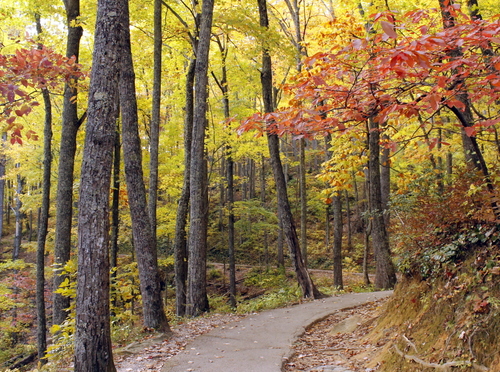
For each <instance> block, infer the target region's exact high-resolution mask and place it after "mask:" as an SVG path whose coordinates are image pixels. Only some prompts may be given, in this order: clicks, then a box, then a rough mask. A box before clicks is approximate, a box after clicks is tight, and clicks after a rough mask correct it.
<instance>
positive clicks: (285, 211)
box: [257, 0, 321, 298]
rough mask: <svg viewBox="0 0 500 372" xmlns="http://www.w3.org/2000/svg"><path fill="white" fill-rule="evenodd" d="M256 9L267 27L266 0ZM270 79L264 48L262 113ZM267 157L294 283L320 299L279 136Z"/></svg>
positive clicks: (269, 100)
mask: <svg viewBox="0 0 500 372" xmlns="http://www.w3.org/2000/svg"><path fill="white" fill-rule="evenodd" d="M257 3H258V7H259V20H260V26H261V27H263V28H268V27H269V19H268V15H267V4H266V0H258V2H257ZM272 79H273V76H272V63H271V56H270V54H269V50H268V49H267V48H266V46H263V48H262V68H261V83H262V97H263V101H264V111H265V112H266V113H271V112H272V111H273V110H274V102H273V101H274V100H273V80H272ZM273 124H274V123H273V121H272V119H270V120H269V121H268V122H266V125H270V126H272V125H273ZM267 140H268V148H269V156H270V159H271V167H272V169H273V174H274V182H275V184H276V193H277V197H278V217H279V220H280V223H281V228H282V229H283V233H284V237H285V240H286V241H287V243H288V248H289V250H290V256H291V258H292V261H293V265H294V268H295V273H296V275H297V281H298V282H299V285H300V287H301V289H302V295H303V296H304V297H305V298H308V297H309V298H319V297H320V296H321V293H320V292H319V291H318V289H317V288H316V286H315V285H314V283H313V281H312V279H311V277H310V275H309V272H308V271H307V268H306V265H305V263H304V260H303V259H302V254H301V250H300V243H299V238H298V236H297V229H296V228H295V223H294V221H293V216H292V211H291V209H290V202H289V201H288V194H287V188H286V180H285V174H284V172H283V165H282V163H281V158H280V150H279V138H278V135H277V134H275V133H272V132H271V131H269V132H268V133H267Z"/></svg>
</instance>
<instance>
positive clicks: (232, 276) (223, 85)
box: [217, 38, 236, 308]
mask: <svg viewBox="0 0 500 372" xmlns="http://www.w3.org/2000/svg"><path fill="white" fill-rule="evenodd" d="M217 42H218V45H219V50H220V53H221V59H222V77H221V79H220V82H219V83H218V84H219V88H220V90H221V92H222V104H223V107H224V118H226V119H229V118H230V116H231V112H230V108H229V87H228V81H227V65H226V60H227V53H228V49H227V45H226V44H225V43H223V42H222V41H221V40H220V39H219V38H218V39H217ZM226 178H227V204H228V206H227V208H228V225H227V226H228V228H227V233H228V256H229V304H230V306H231V307H232V308H236V254H235V253H236V252H235V250H236V247H235V243H234V222H235V218H234V161H233V157H232V149H231V146H229V145H228V146H226Z"/></svg>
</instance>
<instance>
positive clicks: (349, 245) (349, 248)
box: [344, 190, 352, 252]
mask: <svg viewBox="0 0 500 372" xmlns="http://www.w3.org/2000/svg"><path fill="white" fill-rule="evenodd" d="M344 195H345V209H346V215H347V221H346V222H347V223H346V226H347V251H348V252H351V251H352V225H351V202H350V201H349V192H348V191H347V190H345V192H344Z"/></svg>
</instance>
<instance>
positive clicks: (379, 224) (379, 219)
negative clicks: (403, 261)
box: [368, 120, 396, 289]
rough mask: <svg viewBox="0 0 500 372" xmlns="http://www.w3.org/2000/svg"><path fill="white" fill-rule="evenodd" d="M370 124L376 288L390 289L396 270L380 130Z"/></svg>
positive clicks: (372, 122) (372, 121) (369, 144)
mask: <svg viewBox="0 0 500 372" xmlns="http://www.w3.org/2000/svg"><path fill="white" fill-rule="evenodd" d="M369 125H370V128H369V129H370V130H369V134H368V146H369V152H370V155H369V161H368V177H369V182H370V189H369V193H370V198H369V202H370V217H371V221H372V231H371V237H372V243H373V248H374V251H375V260H376V270H375V288H377V289H390V288H393V287H394V285H395V284H396V272H395V268H394V264H393V263H392V259H391V252H390V247H389V237H388V235H387V229H386V225H385V220H384V215H383V204H382V191H381V180H380V132H379V126H378V123H377V122H376V121H374V120H370V121H369Z"/></svg>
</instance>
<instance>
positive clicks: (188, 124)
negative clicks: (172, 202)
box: [174, 59, 196, 316]
mask: <svg viewBox="0 0 500 372" xmlns="http://www.w3.org/2000/svg"><path fill="white" fill-rule="evenodd" d="M195 65H196V60H195V59H193V60H191V62H190V64H189V69H188V73H187V75H186V108H185V111H186V112H185V120H184V181H183V184H182V191H181V196H180V198H179V203H178V205H177V216H176V220H175V240H174V255H175V312H176V315H177V316H184V315H185V314H186V292H187V289H186V280H187V259H188V255H187V236H186V226H187V218H188V212H189V194H190V190H189V183H190V178H191V168H190V164H191V142H192V138H193V108H194V90H193V87H194V72H195Z"/></svg>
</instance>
